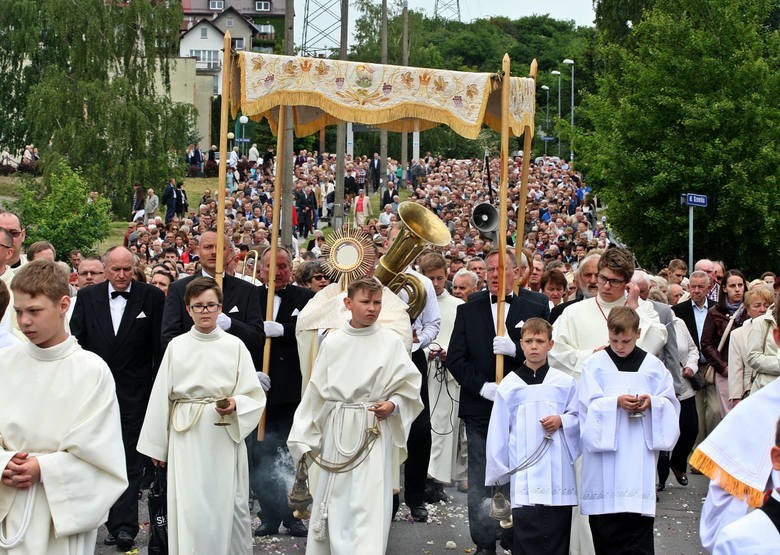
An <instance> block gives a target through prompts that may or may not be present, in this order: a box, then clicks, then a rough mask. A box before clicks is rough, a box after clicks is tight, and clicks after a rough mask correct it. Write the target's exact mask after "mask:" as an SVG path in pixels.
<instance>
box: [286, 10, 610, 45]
mask: <svg viewBox="0 0 780 555" xmlns="http://www.w3.org/2000/svg"><path fill="white" fill-rule="evenodd" d="M375 1H376V2H377V3H379V1H380V0H375ZM393 1H394V0H389V1H388V4H390V5H392V4H393ZM408 1H409V9H412V10H416V11H422V12H425V13H426V14H427V15H428V16H429V17H433V12H434V6H435V5H436V0H408ZM451 1H454V0H440V2H441V3H444V4H447V3H449V2H451ZM317 3H319V4H320V5H322V4H327V3H328V0H319V2H316V1H315V0H312V2H311V5H310V6H311V7H310V9H311V10H312V11H314V9H315V8H314V6H315V5H316V4H317ZM351 4H352V3H351V2H350V12H351V13H350V20H351V22H354V19H355V17H356V15H357V13H356V12H355V11H353V8H352V5H351ZM305 6H306V0H295V44H296V45H300V44H301V41H302V37H303V34H302V33H303V20H304V14H305ZM336 9H338V4H337V6H336ZM534 14H536V15H544V14H548V15H549V16H550V17H552V18H553V19H563V20H571V19H573V20H574V21H575V22H576V24H577V25H588V26H592V25H593V20H594V19H595V15H594V13H593V2H592V0H543V1H542V0H536V1H529V0H460V18H461V21H464V22H468V21H471V20H472V19H479V18H485V17H491V16H494V15H503V16H506V17H509V18H510V19H519V18H521V17H523V16H527V15H534ZM336 37H338V31H336Z"/></svg>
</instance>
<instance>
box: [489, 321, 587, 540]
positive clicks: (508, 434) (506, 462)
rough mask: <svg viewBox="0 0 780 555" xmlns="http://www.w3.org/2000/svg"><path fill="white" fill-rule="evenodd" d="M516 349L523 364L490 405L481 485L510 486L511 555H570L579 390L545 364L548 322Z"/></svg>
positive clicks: (535, 325)
mask: <svg viewBox="0 0 780 555" xmlns="http://www.w3.org/2000/svg"><path fill="white" fill-rule="evenodd" d="M520 346H521V348H522V349H523V354H524V355H525V362H524V363H523V364H522V366H520V367H519V368H518V369H517V370H515V372H516V373H515V372H512V373H510V374H509V375H508V376H507V377H505V378H504V379H503V380H502V381H501V384H500V385H499V386H498V390H497V392H496V398H495V400H494V401H493V410H492V412H491V414H490V425H489V427H488V435H487V449H486V451H487V461H486V466H485V485H487V486H492V485H496V484H505V483H506V482H507V481H509V480H510V479H511V487H510V491H511V499H512V520H513V526H512V527H513V547H512V553H513V555H525V554H528V555H532V554H537V553H545V554H549V555H567V554H568V553H569V538H570V532H571V515H572V506H573V505H576V504H577V483H576V479H575V473H574V461H575V460H577V458H578V457H579V455H580V437H579V434H580V428H579V421H578V419H577V386H576V382H575V381H574V378H572V377H571V376H569V375H568V374H565V373H564V372H561V371H560V370H556V369H554V368H550V366H549V364H548V362H547V353H548V352H549V351H550V349H551V348H552V346H553V341H552V326H551V325H550V324H549V323H548V322H547V321H546V320H543V319H541V318H530V319H529V320H527V321H526V322H525V323H524V324H523V328H522V331H521V340H520ZM524 467H525V468H524Z"/></svg>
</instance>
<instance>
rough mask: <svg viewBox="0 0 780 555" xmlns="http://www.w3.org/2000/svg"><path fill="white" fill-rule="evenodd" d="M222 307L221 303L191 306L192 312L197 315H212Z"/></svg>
mask: <svg viewBox="0 0 780 555" xmlns="http://www.w3.org/2000/svg"><path fill="white" fill-rule="evenodd" d="M220 306H222V305H221V304H220V303H206V304H191V305H190V310H191V311H193V312H194V313H196V314H210V313H212V312H216V311H217V310H218V309H219V307H220Z"/></svg>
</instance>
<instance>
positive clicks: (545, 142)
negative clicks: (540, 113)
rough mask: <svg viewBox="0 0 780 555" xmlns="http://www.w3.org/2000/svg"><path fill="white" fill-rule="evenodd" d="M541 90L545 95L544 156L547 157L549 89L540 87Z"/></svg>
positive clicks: (545, 86)
mask: <svg viewBox="0 0 780 555" xmlns="http://www.w3.org/2000/svg"><path fill="white" fill-rule="evenodd" d="M542 90H543V91H544V92H546V93H547V118H546V121H545V124H544V132H545V137H544V155H545V156H547V135H549V134H550V87H548V86H547V85H542Z"/></svg>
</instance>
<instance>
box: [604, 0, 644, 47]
mask: <svg viewBox="0 0 780 555" xmlns="http://www.w3.org/2000/svg"><path fill="white" fill-rule="evenodd" d="M653 3H654V1H653V0H593V7H594V9H595V12H596V29H598V32H599V36H600V37H601V39H602V40H604V41H605V42H619V43H623V42H625V41H626V40H628V39H629V37H630V36H631V25H638V24H639V23H640V21H641V20H642V17H643V16H644V13H645V10H649V9H651V8H652V7H653ZM629 21H630V22H631V25H629V23H628V22H629Z"/></svg>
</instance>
